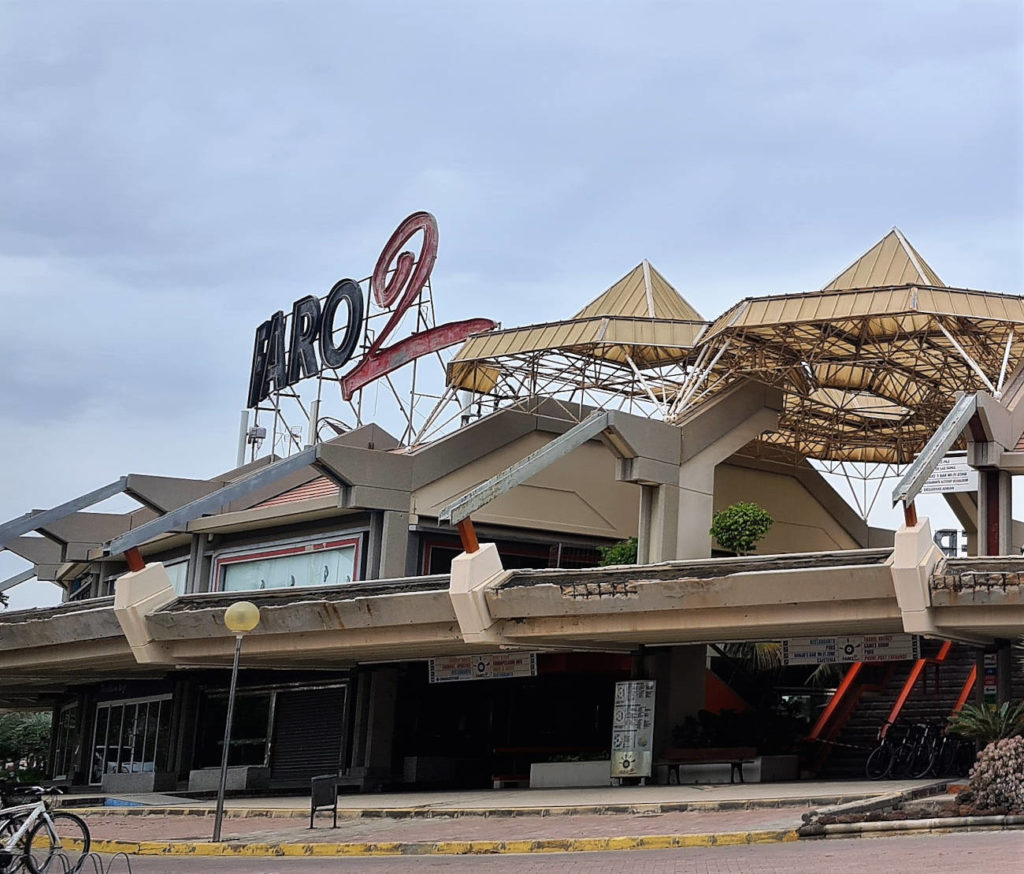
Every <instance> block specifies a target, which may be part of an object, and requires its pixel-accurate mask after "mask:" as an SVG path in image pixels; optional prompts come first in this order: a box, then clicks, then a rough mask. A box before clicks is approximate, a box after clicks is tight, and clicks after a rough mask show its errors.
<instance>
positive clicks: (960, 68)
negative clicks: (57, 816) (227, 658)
mask: <svg viewBox="0 0 1024 874" xmlns="http://www.w3.org/2000/svg"><path fill="white" fill-rule="evenodd" d="M1022 9H1024V6H1022V4H1021V3H1019V2H1018V0H1008V2H997V0H990V2H984V0H981V2H973V3H970V2H944V0H927V2H901V0H888V2H884V3H871V2H858V3H843V4H840V3H822V2H820V0H818V2H785V3H772V2H765V0H760V2H743V3H730V2H707V3H705V2H683V0H679V2H674V3H641V2H625V0H622V2H603V3H602V2H593V0H591V2H558V0H546V2H541V0H536V2H503V3H487V2H468V0H467V2H414V0H403V2H394V0H392V2H368V3H355V2H322V3H314V2H295V0H292V2H287V3H285V2H277V3H270V2H216V0H204V2H184V0H182V2H157V0H148V2H145V0H138V2H134V3H131V2H127V0H125V2H89V0H74V2H45V0H24V2H12V0H0V374H2V381H0V424H2V428H0V440H2V450H3V451H2V452H0V521H3V520H7V519H10V518H13V517H14V516H17V515H20V514H21V513H23V512H25V511H27V510H29V509H31V508H33V507H49V506H52V505H54V504H56V503H60V502H62V501H64V500H67V499H69V498H71V497H74V496H76V495H78V494H81V493H83V492H85V491H88V490H90V489H92V488H95V487H96V486H99V485H101V484H104V483H107V482H109V481H111V480H113V479H116V478H117V477H118V476H120V475H122V474H125V473H128V472H147V473H157V474H167V475H179V476H211V475H213V474H215V473H218V472H220V471H222V470H225V469H228V468H230V467H231V466H233V462H234V457H235V439H236V433H237V428H238V415H239V410H240V409H242V407H243V406H244V404H245V395H246V388H247V382H248V370H249V358H250V354H251V346H252V335H253V331H254V330H255V328H256V326H257V325H258V324H259V323H260V322H261V321H263V320H264V319H265V318H267V317H268V316H269V314H270V313H272V312H273V311H275V310H277V309H288V308H289V307H290V305H291V302H292V301H293V300H295V299H297V298H299V297H302V296H303V295H305V294H310V293H313V294H324V293H326V291H327V290H328V289H329V288H330V286H331V285H332V284H333V282H334V281H335V280H337V279H338V278H341V277H343V276H353V277H356V278H359V277H363V276H366V275H368V274H369V273H370V272H371V270H372V268H373V264H374V262H375V261H376V258H377V255H378V253H379V251H380V248H381V247H382V245H383V244H384V242H385V241H386V240H387V238H388V236H389V235H390V233H391V232H392V230H393V229H394V228H395V226H396V225H397V224H398V222H399V221H400V220H401V219H402V218H403V217H404V216H405V215H407V214H408V213H410V212H412V211H414V210H418V209H426V210H429V211H430V212H432V213H434V215H435V216H436V217H437V219H438V222H439V225H440V249H439V256H438V261H437V266H436V268H435V270H434V277H433V287H434V293H435V299H436V301H437V305H438V309H439V316H440V317H441V319H442V320H448V319H453V318H467V317H470V316H489V317H491V318H494V319H496V320H498V321H501V322H502V323H503V324H504V325H507V326H511V325H516V324H524V323H530V322H536V321H542V320H547V319H558V318H565V317H567V316H569V315H571V314H572V313H573V312H575V311H576V310H577V309H579V308H580V307H581V306H582V305H583V304H585V303H586V302H588V301H589V300H591V299H592V298H593V297H595V296H596V295H597V294H598V293H599V292H600V291H602V290H603V289H604V288H606V287H607V286H608V285H610V284H611V283H612V282H613V281H615V280H616V279H618V278H619V277H620V276H621V275H623V274H624V273H625V272H626V271H627V270H629V269H630V268H632V267H633V266H635V265H636V264H637V263H638V262H639V261H640V260H641V259H643V258H648V259H650V260H651V262H652V263H653V264H654V265H655V266H656V267H657V268H658V269H659V270H660V271H661V272H662V273H663V274H664V275H665V276H666V278H668V280H669V281H670V282H672V283H673V284H674V285H675V286H676V287H677V288H678V289H679V291H680V292H681V293H682V294H683V295H684V296H685V297H686V298H687V299H688V300H689V301H690V302H691V303H692V304H693V305H694V306H695V307H696V308H697V309H698V310H699V311H700V312H702V313H703V314H704V315H705V316H708V317H713V316H715V315H717V314H718V313H720V312H721V311H723V310H724V309H726V308H727V307H728V306H729V305H730V304H731V303H733V302H735V301H736V300H738V299H739V298H742V297H744V296H748V295H761V294H766V293H771V292H783V291H807V290H811V289H814V288H818V287H820V286H821V285H822V284H823V283H824V282H826V281H827V280H829V279H830V278H831V277H832V276H833V275H834V274H836V273H837V272H839V270H840V269H842V268H843V267H845V266H846V265H847V264H848V263H849V262H850V261H851V260H853V259H854V258H855V257H856V256H858V255H859V254H861V253H862V252H863V251H864V250H866V249H867V248H868V247H869V246H871V245H872V244H873V243H874V242H875V241H876V240H877V239H878V238H880V237H881V236H882V235H884V234H885V233H886V232H887V231H888V230H889V228H890V227H892V226H893V225H898V226H899V227H900V228H901V229H902V230H903V231H904V233H905V234H906V235H907V237H908V238H909V239H910V241H911V242H912V243H913V244H914V245H915V247H916V248H917V249H918V251H919V252H920V253H921V254H922V255H923V256H924V258H925V259H926V260H928V261H929V262H930V264H931V265H932V267H933V268H934V269H935V270H936V271H937V272H938V274H939V275H940V276H941V277H942V278H943V280H945V281H946V282H947V283H948V284H951V285H961V286H969V287H973V288H982V289H987V290H994V291H1004V292H1012V293H1020V292H1021V291H1022V289H1021V285H1022V283H1021V280H1022V276H1024V262H1022V255H1021V241H1022V239H1024V227H1022V225H1024V221H1022V216H1024V211H1022V197H1024V174H1022V157H1021V156H1022V145H1024V143H1022V121H1024V105H1022V94H1024V88H1022V81H1021V75H1022V61H1024V55H1022V33H1024V27H1022ZM25 566H26V565H25V564H24V562H22V561H21V560H19V559H15V558H13V557H11V556H10V554H2V555H0V579H2V578H3V577H6V576H8V575H10V574H13V573H16V572H17V571H19V570H21V569H23V568H24V567H25ZM52 588H53V587H33V586H23V587H20V589H19V590H16V591H15V594H16V596H17V601H16V603H18V604H25V603H31V602H33V601H38V600H40V599H45V598H46V597H52V595H48V594H47V592H46V590H47V589H52Z"/></svg>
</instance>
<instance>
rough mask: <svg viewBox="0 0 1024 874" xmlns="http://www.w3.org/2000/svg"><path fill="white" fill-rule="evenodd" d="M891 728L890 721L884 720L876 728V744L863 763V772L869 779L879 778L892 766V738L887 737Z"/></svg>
mask: <svg viewBox="0 0 1024 874" xmlns="http://www.w3.org/2000/svg"><path fill="white" fill-rule="evenodd" d="M891 728H892V723H891V722H888V721H886V722H885V723H883V724H882V727H881V728H879V729H878V745H877V746H876V747H875V748H874V749H873V750H872V751H871V752H870V754H869V755H868V760H867V762H866V763H865V764H864V773H865V775H866V776H867V778H868V779H869V780H881V779H882V778H883V777H886V776H888V774H889V769H890V768H891V767H892V757H893V751H894V750H895V745H894V744H893V740H892V738H891V737H889V730H890V729H891Z"/></svg>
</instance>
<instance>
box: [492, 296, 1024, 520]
mask: <svg viewBox="0 0 1024 874" xmlns="http://www.w3.org/2000/svg"><path fill="white" fill-rule="evenodd" d="M929 293H931V294H932V295H933V297H937V298H938V299H940V300H941V301H942V302H945V303H946V307H945V311H941V310H939V309H938V308H935V311H928V310H926V309H925V308H924V307H923V306H922V305H921V304H922V303H927V302H928V301H929V300H932V298H929V297H927V295H928V294H929ZM939 295H941V297H938V296H939ZM808 301H812V302H813V307H812V309H814V308H815V307H817V308H819V309H820V308H821V303H822V301H827V302H828V310H829V315H828V316H827V317H815V316H814V315H813V314H812V315H810V316H808V315H807V314H806V312H807V306H806V304H807V302H808ZM901 301H903V302H904V303H905V305H903V304H901V303H900V302H901ZM894 302H895V303H894ZM769 304H770V305H771V306H775V307H776V308H777V309H778V310H779V312H778V313H777V314H776V315H781V316H782V317H780V318H774V317H772V314H771V313H769V312H766V311H764V307H765V306H766V305H769ZM901 307H902V308H901ZM844 310H845V311H846V312H845V314H843V315H842V316H839V317H836V316H835V313H836V312H837V311H839V312H842V311H844ZM759 312H762V313H763V317H761V318H759V317H758V316H757V314H758V313H759ZM676 354H677V356H679V351H678V350H677V351H676ZM1022 359H1024V301H1022V299H1021V298H1019V297H1014V296H1009V295H999V294H993V293H990V292H980V291H970V290H961V289H947V288H944V287H943V288H939V287H917V286H914V287H910V286H907V287H898V288H886V289H877V288H872V289H852V290H846V291H835V292H828V293H823V292H812V293H810V294H807V295H780V296H773V297H771V298H759V299H748V300H746V301H743V302H741V303H740V304H738V305H737V306H736V307H734V308H733V309H732V310H730V311H729V312H727V313H726V314H725V315H723V316H722V317H721V318H720V319H718V320H717V322H715V323H714V324H712V325H711V327H710V328H709V329H708V330H707V331H704V332H702V333H701V335H699V336H698V337H697V338H696V342H695V344H694V346H693V348H692V349H691V350H690V351H689V354H687V355H686V356H685V357H683V356H679V358H678V360H676V361H674V362H672V363H671V364H670V365H667V366H662V367H658V368H647V369H641V368H638V367H637V366H636V365H635V364H634V363H633V360H632V359H631V358H629V359H628V363H629V365H630V366H629V367H624V366H622V365H621V364H620V363H619V362H615V361H610V360H608V358H607V357H605V356H603V355H602V349H601V347H600V345H599V344H594V345H593V346H589V347H583V346H577V347H573V348H572V349H571V350H566V349H559V348H549V349H544V350H533V351H529V352H525V353H518V354H507V355H503V356H496V357H494V358H491V359H487V360H484V361H479V362H477V363H478V364H479V365H480V366H481V367H485V368H489V369H490V371H491V373H492V374H493V376H492V379H493V387H491V388H490V390H489V391H488V392H487V395H488V397H489V402H490V403H493V404H494V405H498V404H504V403H509V402H513V401H515V400H519V401H520V402H521V399H522V398H523V397H527V396H535V395H547V396H553V397H555V398H557V399H559V400H560V401H561V402H562V403H563V405H565V406H566V409H568V410H570V411H571V410H572V407H573V405H575V404H580V405H587V406H588V407H589V408H590V409H593V408H598V409H624V410H626V411H628V412H634V413H637V414H640V415H649V416H652V417H656V418H663V419H665V420H666V421H669V422H678V421H681V420H683V419H685V418H687V417H688V416H690V415H692V414H693V413H694V412H695V411H696V410H697V409H698V408H699V407H700V406H701V405H702V404H704V403H705V402H707V401H709V400H710V399H712V398H713V397H714V396H715V395H717V394H718V393H719V392H721V391H722V390H724V389H725V388H727V387H728V386H730V385H732V384H733V383H735V382H737V381H738V380H741V379H753V380H756V381H758V382H761V383H764V384H767V385H771V386H775V387H778V388H781V389H782V390H783V398H784V400H783V409H782V412H781V416H780V421H779V426H778V429H777V430H775V431H772V432H766V433H765V434H763V435H762V436H761V438H760V440H758V441H755V444H753V445H752V446H751V447H748V450H747V452H748V454H750V453H753V454H756V455H760V456H762V457H766V458H771V459H772V460H774V461H776V462H784V463H790V464H795V463H800V462H801V461H802V460H803V459H809V460H811V461H812V463H813V465H814V466H815V468H816V469H817V470H818V471H819V472H821V473H822V474H823V475H825V476H826V477H828V478H829V479H830V480H831V481H832V482H833V483H834V484H836V485H838V486H840V488H842V489H843V491H845V492H846V493H847V494H848V495H849V498H850V500H851V503H852V504H853V506H854V507H855V509H856V510H857V512H858V513H859V514H860V515H861V516H862V518H865V519H866V518H867V517H868V514H869V513H870V512H871V510H872V508H873V507H874V505H875V503H876V501H877V498H878V495H879V493H880V491H881V489H882V487H883V485H884V484H885V483H886V482H888V481H889V480H891V479H892V478H893V477H895V476H898V475H899V474H900V472H901V470H902V469H903V467H904V466H905V465H906V464H907V463H909V462H910V461H912V460H913V458H914V457H915V456H916V455H917V453H918V452H920V451H921V448H922V447H923V446H924V444H925V443H926V442H927V441H928V439H929V438H930V437H931V435H932V434H933V433H934V432H935V430H936V428H938V427H939V425H940V424H941V423H942V421H943V419H944V417H945V416H946V414H947V413H948V412H949V410H950V408H951V407H952V405H953V403H954V402H955V400H956V396H957V394H958V393H960V392H973V391H977V390H982V389H984V390H988V391H990V392H992V393H993V394H995V395H997V396H998V395H999V393H1000V392H1001V391H1002V389H1003V387H1004V385H1005V384H1006V382H1007V380H1008V379H1009V377H1010V375H1011V374H1012V373H1013V372H1014V371H1015V369H1016V368H1018V367H1019V366H1020V365H1021V362H1022ZM580 412H583V411H582V410H581V411H580ZM773 448H774V450H775V451H773Z"/></svg>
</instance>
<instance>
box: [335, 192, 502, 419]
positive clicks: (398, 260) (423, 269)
mask: <svg viewBox="0 0 1024 874" xmlns="http://www.w3.org/2000/svg"><path fill="white" fill-rule="evenodd" d="M420 231H422V232H423V248H422V249H421V251H420V257H419V259H416V258H415V257H414V256H413V254H412V252H408V251H401V250H402V247H403V246H404V245H405V244H406V243H408V242H409V240H410V238H411V237H412V236H413V235H414V234H416V233H418V232H420ZM437 236H438V235H437V219H435V218H434V217H433V216H432V215H431V214H430V213H429V212H415V213H413V214H412V215H411V216H409V217H408V218H407V219H406V220H405V221H403V222H402V223H401V224H400V225H399V226H398V229H397V230H396V231H395V232H394V233H393V234H392V235H391V239H390V240H388V244H387V245H386V246H385V247H384V250H383V251H382V252H381V253H380V257H379V258H378V259H377V266H376V267H374V269H373V278H372V280H371V288H372V290H373V299H374V300H375V301H376V302H377V306H378V307H380V308H381V309H389V308H391V306H392V304H394V310H393V312H392V313H391V318H389V319H388V321H387V324H386V325H384V329H383V330H382V331H381V332H380V333H379V334H378V335H377V337H376V339H374V341H373V343H372V344H371V345H370V348H369V349H367V350H366V354H365V355H364V356H363V359H362V360H361V361H360V362H359V363H358V364H357V365H356V366H355V367H354V368H353V369H352V370H351V371H349V373H347V374H345V376H344V377H343V378H342V380H341V394H342V396H343V397H344V398H345V400H348V399H349V398H351V397H352V395H353V394H354V393H355V392H356V391H358V390H359V389H360V388H362V387H363V386H364V385H366V384H367V383H370V382H373V381H374V380H375V379H378V378H379V377H381V376H384V374H386V373H391V371H393V370H397V369H398V368H399V367H401V366H402V365H404V364H407V363H408V362H410V361H412V360H413V359H414V358H419V357H420V356H421V355H429V354H430V353H431V352H437V351H439V350H441V349H446V348H447V347H449V346H454V345H455V344H456V343H461V342H462V341H463V340H465V339H466V338H467V337H468V336H469V335H470V334H476V333H478V332H480V331H489V330H491V329H492V328H493V327H494V322H492V321H491V320H490V319H465V320H463V321H461V322H448V323H447V324H444V325H438V326H437V327H435V328H431V329H430V330H428V331H422V332H420V333H418V334H413V335H412V336H411V337H406V338H405V339H404V340H399V341H398V342H397V343H395V344H393V345H391V346H388V347H387V348H386V349H384V348H381V347H382V346H383V345H384V342H385V341H386V340H387V338H388V337H389V336H390V335H391V334H392V333H393V332H394V330H395V328H396V327H398V323H399V322H400V321H401V320H402V316H404V315H405V313H406V311H407V310H408V309H409V307H410V306H412V305H413V303H415V302H416V300H417V299H418V298H419V296H420V295H421V294H422V293H423V286H424V285H425V284H426V282H427V279H429V278H430V272H431V270H433V269H434V261H435V260H436V259H437ZM392 262H394V265H395V269H394V272H393V273H392V274H391V279H390V281H389V280H388V270H389V268H390V267H391V264H392ZM396 300H397V301H398V302H397V303H395V301H396Z"/></svg>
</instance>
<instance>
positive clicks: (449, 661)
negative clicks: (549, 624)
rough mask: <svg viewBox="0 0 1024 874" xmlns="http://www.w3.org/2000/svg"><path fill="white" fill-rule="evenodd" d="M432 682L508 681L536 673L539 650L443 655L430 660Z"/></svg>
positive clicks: (533, 675)
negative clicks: (511, 678) (537, 651)
mask: <svg viewBox="0 0 1024 874" xmlns="http://www.w3.org/2000/svg"><path fill="white" fill-rule="evenodd" d="M429 671H430V682H431V683H457V682H459V681H461V680H505V679H508V678H509V677H535V676H537V653H535V652H495V653H484V654H482V655H468V656H444V657H443V658H439V659H430V660H429Z"/></svg>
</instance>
